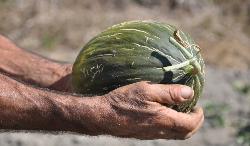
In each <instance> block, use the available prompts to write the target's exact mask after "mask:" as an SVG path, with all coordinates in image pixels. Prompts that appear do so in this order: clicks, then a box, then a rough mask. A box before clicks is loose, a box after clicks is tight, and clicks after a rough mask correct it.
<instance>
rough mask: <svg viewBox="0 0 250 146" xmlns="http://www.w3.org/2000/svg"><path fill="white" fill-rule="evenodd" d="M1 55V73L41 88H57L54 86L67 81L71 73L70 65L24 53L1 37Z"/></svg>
mask: <svg viewBox="0 0 250 146" xmlns="http://www.w3.org/2000/svg"><path fill="white" fill-rule="evenodd" d="M0 55H1V56H0V72H4V73H6V74H8V75H10V76H12V77H16V78H18V79H21V80H23V81H26V82H29V83H33V84H37V85H38V86H41V87H50V86H52V87H53V88H57V86H55V85H54V84H56V83H57V82H59V81H60V80H61V79H63V78H65V79H64V80H67V79H68V76H69V74H70V73H71V65H70V64H60V63H57V62H54V61H51V60H48V59H45V58H43V57H40V56H38V55H35V54H32V53H30V52H28V51H24V50H22V49H20V48H18V47H17V46H15V45H14V44H13V43H11V42H10V41H9V40H7V39H5V38H3V37H1V36H0ZM66 78H67V79H66ZM61 82H62V81H61ZM63 82H65V81H63Z"/></svg>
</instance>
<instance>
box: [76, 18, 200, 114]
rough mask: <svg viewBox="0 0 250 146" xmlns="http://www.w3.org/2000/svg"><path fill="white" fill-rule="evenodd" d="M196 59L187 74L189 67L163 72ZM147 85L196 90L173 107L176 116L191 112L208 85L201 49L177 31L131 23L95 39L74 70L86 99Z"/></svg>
mask: <svg viewBox="0 0 250 146" xmlns="http://www.w3.org/2000/svg"><path fill="white" fill-rule="evenodd" d="M171 39H172V40H171ZM179 39H181V40H179ZM173 40H174V42H179V43H178V45H182V46H183V47H184V48H185V51H184V52H183V50H181V49H180V48H179V46H178V45H176V44H175V43H174V42H173ZM183 41H184V43H183ZM194 58H195V61H193V62H192V65H191V66H192V67H193V70H191V71H188V72H187V70H185V69H184V67H182V68H177V69H173V70H171V71H164V69H163V68H164V67H169V66H175V65H178V64H180V63H182V62H185V61H188V60H191V59H194ZM189 66H190V65H189ZM144 80H146V81H151V82H153V83H161V84H183V85H188V86H190V87H192V88H193V89H194V91H195V95H194V98H193V100H192V101H189V102H187V103H184V104H181V105H173V106H171V108H174V109H175V110H177V111H181V112H188V111H190V110H191V109H192V108H193V106H194V105H195V104H196V102H197V100H198V98H199V97H200V96H201V93H202V89H203V85H204V62H203V59H202V57H201V54H200V49H199V47H198V46H197V45H196V44H195V42H194V41H193V39H192V38H191V37H190V36H189V35H188V34H186V33H184V32H182V31H180V30H178V29H177V28H175V27H174V26H171V25H168V24H163V23H159V22H152V21H130V22H124V23H121V24H118V25H114V26H112V27H110V28H108V29H107V30H105V31H104V32H102V33H100V34H99V35H97V36H96V37H94V38H93V39H92V40H90V41H89V42H88V43H87V44H86V45H85V46H84V48H83V49H82V50H81V52H80V53H79V55H78V57H77V59H76V61H75V63H74V66H73V74H72V85H73V89H74V91H75V92H76V93H81V94H87V95H102V94H106V93H108V92H110V91H111V90H114V89H116V88H118V87H120V86H124V85H128V84H131V83H135V82H139V81H144Z"/></svg>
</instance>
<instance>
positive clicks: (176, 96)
mask: <svg viewBox="0 0 250 146" xmlns="http://www.w3.org/2000/svg"><path fill="white" fill-rule="evenodd" d="M167 92H168V94H169V96H170V98H171V100H172V102H173V103H180V102H182V101H183V100H182V98H181V95H180V88H179V87H178V86H175V85H172V86H170V87H169V88H168V90H167Z"/></svg>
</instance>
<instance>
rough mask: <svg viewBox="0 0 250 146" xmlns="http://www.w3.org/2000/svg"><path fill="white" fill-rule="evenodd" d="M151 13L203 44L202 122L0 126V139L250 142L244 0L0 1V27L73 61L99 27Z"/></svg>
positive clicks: (138, 144)
mask: <svg viewBox="0 0 250 146" xmlns="http://www.w3.org/2000/svg"><path fill="white" fill-rule="evenodd" d="M145 19H151V20H156V21H161V22H165V23H170V24H173V25H175V26H177V27H179V28H181V29H182V30H184V31H185V32H188V33H189V34H191V36H192V37H193V38H194V40H196V42H197V43H198V44H199V45H200V46H201V48H202V54H203V57H204V58H205V62H206V86H205V89H204V94H203V97H202V98H201V99H200V101H199V106H202V107H203V108H204V110H205V117H206V119H205V123H204V125H203V127H202V128H201V129H200V130H199V132H198V133H197V134H195V135H194V136H193V137H192V138H190V139H188V140H185V141H178V140H177V141H174V140H169V141H167V140H152V141H139V140H135V139H119V138H113V137H109V136H100V137H88V136H83V135H70V134H61V135H51V134H40V133H1V134H0V145H1V146H44V145H46V146H56V145H58V146H80V145H100V146H103V145H107V146H108V145H109V146H118V145H119V146H142V145H143V146H144V145H146V146H163V145H164V146H166V145H168V146H181V145H194V146H210V145H211V146H250V0H70V1H69V0H40V1H38V0H0V34H1V35H4V36H6V37H8V38H10V39H11V40H12V41H14V42H15V43H16V44H17V45H18V46H19V47H21V48H24V49H27V50H30V51H32V52H35V53H38V54H41V55H43V56H46V57H48V58H51V59H54V60H59V61H65V62H74V59H75V58H76V55H77V54H78V52H79V51H80V49H81V48H82V47H83V46H84V44H85V43H87V42H88V41H89V40H90V39H91V38H92V37H94V36H95V35H97V34H98V33H100V32H101V31H103V30H104V29H105V28H107V27H109V26H111V25H113V24H117V23H120V22H123V21H128V20H145Z"/></svg>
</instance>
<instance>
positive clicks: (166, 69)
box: [162, 57, 197, 72]
mask: <svg viewBox="0 0 250 146" xmlns="http://www.w3.org/2000/svg"><path fill="white" fill-rule="evenodd" d="M196 60H197V59H196V57H193V58H192V59H190V60H187V61H184V62H182V63H179V64H176V65H171V66H167V67H162V69H163V70H164V71H165V72H168V71H173V70H177V69H180V68H183V67H185V66H188V65H192V63H193V62H194V61H196ZM192 66H193V65H192Z"/></svg>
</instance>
